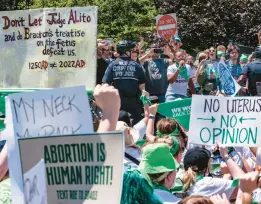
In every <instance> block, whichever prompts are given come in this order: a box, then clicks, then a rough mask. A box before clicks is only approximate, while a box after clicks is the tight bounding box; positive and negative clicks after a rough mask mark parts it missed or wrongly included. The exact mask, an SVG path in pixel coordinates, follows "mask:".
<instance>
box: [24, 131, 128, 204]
mask: <svg viewBox="0 0 261 204" xmlns="http://www.w3.org/2000/svg"><path fill="white" fill-rule="evenodd" d="M19 149H20V156H21V166H22V173H23V174H24V173H25V172H27V171H28V170H30V169H31V168H32V167H34V166H35V165H36V164H37V162H38V161H39V160H40V159H41V158H43V159H44V161H45V167H46V168H45V172H46V184H47V185H46V186H47V200H48V203H63V204H67V203H68V204H69V203H70V204H82V203H84V204H85V203H88V204H89V203H90V204H95V203H107V202H108V198H109V201H110V203H120V198H121V188H122V175H123V157H124V154H123V152H124V141H123V135H122V133H104V134H95V133H93V134H89V135H77V136H53V137H37V138H26V139H19ZM32 152H33V153H32ZM34 188H37V186H36V187H34Z"/></svg>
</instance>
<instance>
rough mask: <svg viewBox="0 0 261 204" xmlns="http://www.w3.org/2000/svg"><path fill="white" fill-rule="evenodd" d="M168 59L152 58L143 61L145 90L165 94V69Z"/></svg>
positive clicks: (166, 83)
mask: <svg viewBox="0 0 261 204" xmlns="http://www.w3.org/2000/svg"><path fill="white" fill-rule="evenodd" d="M168 66H169V59H162V58H159V59H154V60H150V61H146V62H145V63H144V69H145V74H146V79H147V81H146V86H145V88H146V91H147V92H149V93H150V95H165V94H166V91H167V88H168V77H167V69H168Z"/></svg>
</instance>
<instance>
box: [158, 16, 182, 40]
mask: <svg viewBox="0 0 261 204" xmlns="http://www.w3.org/2000/svg"><path fill="white" fill-rule="evenodd" d="M156 25H157V33H158V35H159V36H162V37H163V38H164V39H170V38H171V37H172V36H175V35H177V34H178V30H177V17H176V14H175V13H172V14H167V15H158V16H156Z"/></svg>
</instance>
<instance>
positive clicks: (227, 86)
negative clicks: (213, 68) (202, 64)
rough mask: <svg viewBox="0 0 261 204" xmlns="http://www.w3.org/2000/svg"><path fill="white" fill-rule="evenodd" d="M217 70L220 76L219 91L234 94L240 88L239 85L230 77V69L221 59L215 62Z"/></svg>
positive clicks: (228, 94) (229, 94)
mask: <svg viewBox="0 0 261 204" xmlns="http://www.w3.org/2000/svg"><path fill="white" fill-rule="evenodd" d="M217 70H218V72H219V76H220V79H219V81H220V85H221V89H222V90H221V91H222V92H224V93H225V94H226V95H227V96H235V95H236V94H237V93H238V91H239V90H240V89H241V86H239V84H238V83H237V82H236V81H235V79H234V78H233V77H232V75H231V73H230V71H229V70H228V68H227V65H226V64H225V62H224V61H223V60H221V61H220V62H219V63H218V64H217Z"/></svg>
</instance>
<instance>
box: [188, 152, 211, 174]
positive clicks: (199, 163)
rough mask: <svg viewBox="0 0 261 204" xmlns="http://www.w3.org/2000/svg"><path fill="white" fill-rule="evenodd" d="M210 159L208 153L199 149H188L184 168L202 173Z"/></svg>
mask: <svg viewBox="0 0 261 204" xmlns="http://www.w3.org/2000/svg"><path fill="white" fill-rule="evenodd" d="M210 157H211V153H210V151H208V150H207V149H204V148H200V147H194V148H192V149H189V150H188V151H187V153H186V155H185V157H184V161H183V163H184V168H185V170H188V168H190V167H193V168H192V169H193V170H194V171H198V172H200V171H202V170H204V169H205V168H207V166H208V162H209V159H210Z"/></svg>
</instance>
